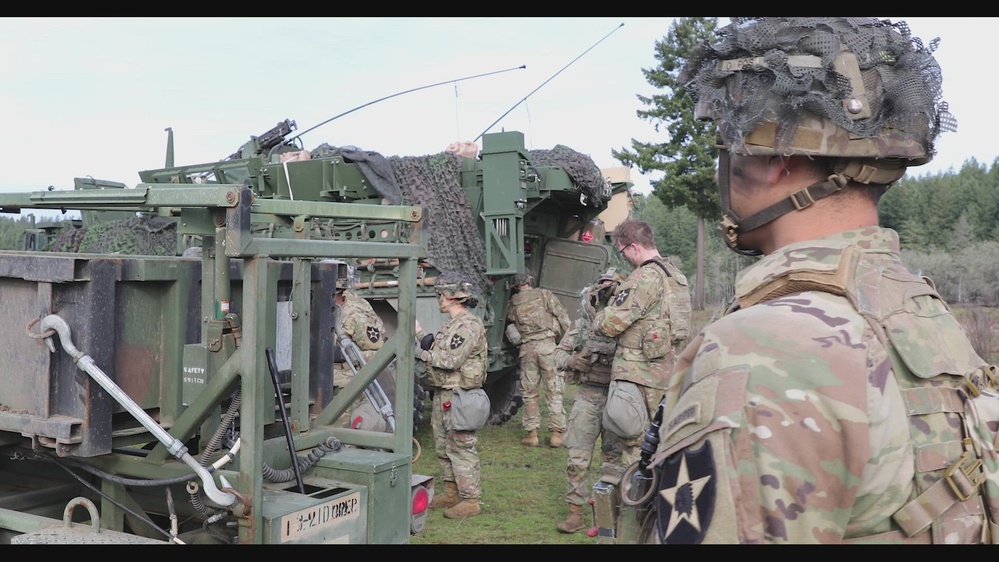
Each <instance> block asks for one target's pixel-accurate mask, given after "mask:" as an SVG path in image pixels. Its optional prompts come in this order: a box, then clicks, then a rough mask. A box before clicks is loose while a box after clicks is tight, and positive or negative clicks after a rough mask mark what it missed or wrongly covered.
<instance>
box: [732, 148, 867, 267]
mask: <svg viewBox="0 0 999 562" xmlns="http://www.w3.org/2000/svg"><path fill="white" fill-rule="evenodd" d="M729 161H730V156H729V152H728V150H726V149H725V148H724V147H719V149H718V202H719V206H720V208H721V213H722V220H721V223H720V224H719V225H718V233H719V234H720V235H721V237H722V240H724V241H725V244H726V245H728V247H729V248H730V249H731V250H732V251H733V252H735V253H737V254H741V255H743V256H761V255H763V252H761V251H760V250H757V249H753V248H744V247H742V246H740V245H739V234H740V233H746V232H752V231H753V230H756V229H757V228H759V227H761V226H763V225H765V224H767V223H769V222H771V221H773V220H775V219H777V218H778V217H781V216H784V215H786V214H787V213H790V212H791V211H801V210H802V209H806V208H808V207H810V206H811V205H812V203H815V202H816V201H818V200H819V199H822V198H824V197H829V196H830V195H832V194H833V193H836V192H838V191H840V190H842V189H843V188H844V187H846V185H847V183H849V181H850V180H849V177H848V176H847V175H846V174H844V173H843V171H842V170H840V171H837V173H834V174H830V175H829V176H828V177H827V178H826V179H824V180H822V181H817V182H815V183H813V184H812V185H809V186H808V187H805V188H803V189H800V190H798V191H795V192H794V193H792V194H791V195H790V196H788V197H787V198H785V199H781V200H780V201H778V202H776V203H774V204H773V205H770V206H769V207H767V208H765V209H763V210H761V211H758V212H756V213H754V214H752V215H750V216H748V217H746V218H744V219H743V218H740V217H739V215H738V214H736V212H735V211H733V210H732V207H731V204H730V202H729V195H730V184H729Z"/></svg>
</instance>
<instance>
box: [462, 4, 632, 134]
mask: <svg viewBox="0 0 999 562" xmlns="http://www.w3.org/2000/svg"><path fill="white" fill-rule="evenodd" d="M622 27H624V22H622V23H621V25H619V26H617V27H615V28H614V29H613V30H611V32H610V33H608V34H607V35H604V36H603V38H602V39H600V41H597V42H596V43H594V44H593V45H592V46H590V48H589V49H586V50H585V51H583V52H582V53H580V55H579V56H578V57H576V58H574V59H572V60H571V61H569V64H567V65H565V66H563V67H562V70H559V71H558V72H556V73H555V74H552V75H551V77H550V78H548V80H545V81H544V82H542V83H541V86H538V87H537V88H534V90H532V91H531V93H530V94H527V95H526V96H524V99H522V100H520V101H518V102H517V103H515V104H513V107H511V108H510V109H508V110H506V113H504V114H503V115H500V116H499V119H497V120H495V121H493V124H492V125H489V126H488V127H486V130H485V131H482V132H481V133H479V136H477V137H475V141H472V142H476V141H478V140H479V139H481V138H482V135H484V134H486V133H488V132H489V129H492V128H493V127H495V126H496V123H499V122H500V121H501V120H502V119H503V118H504V117H506V116H507V115H508V114H509V113H510V112H511V111H513V110H514V109H516V108H517V106H518V105H520V104H522V103H524V102H525V101H526V100H527V98H529V97H531V96H532V95H534V92H537V91H538V90H540V89H541V88H542V87H543V86H544V85H545V84H547V83H549V82H551V81H552V79H553V78H555V77H556V76H558V75H559V74H562V71H563V70H565V69H567V68H569V66H571V65H572V63H574V62H576V61H578V60H579V59H580V58H582V56H583V55H585V54H586V53H589V52H590V51H591V50H593V47H596V46H597V45H599V44H600V43H602V42H603V40H604V39H607V38H608V37H610V36H611V33H614V32H615V31H617V30H619V29H621V28H622Z"/></svg>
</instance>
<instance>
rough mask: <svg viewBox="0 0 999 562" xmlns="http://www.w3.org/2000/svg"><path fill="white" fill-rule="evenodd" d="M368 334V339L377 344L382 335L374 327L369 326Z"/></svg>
mask: <svg viewBox="0 0 999 562" xmlns="http://www.w3.org/2000/svg"><path fill="white" fill-rule="evenodd" d="M366 333H367V335H368V339H369V340H371V343H377V342H378V338H379V337H381V335H382V332H381V330H379V329H378V328H375V327H374V326H368V329H367V331H366Z"/></svg>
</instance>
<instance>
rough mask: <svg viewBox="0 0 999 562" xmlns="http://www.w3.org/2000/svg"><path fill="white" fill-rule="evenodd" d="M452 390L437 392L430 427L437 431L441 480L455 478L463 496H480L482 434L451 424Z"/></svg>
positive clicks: (475, 497)
mask: <svg viewBox="0 0 999 562" xmlns="http://www.w3.org/2000/svg"><path fill="white" fill-rule="evenodd" d="M452 396H454V392H453V391H451V390H438V391H436V392H434V400H433V411H432V412H431V414H430V427H431V429H433V433H434V453H436V454H437V461H438V462H439V463H440V465H441V480H444V481H445V482H452V481H453V482H454V483H455V484H456V485H457V486H458V494H459V495H460V496H461V497H462V499H476V500H477V499H479V498H480V497H481V496H482V484H481V480H482V470H481V466H480V464H479V452H478V450H476V448H475V445H476V444H478V442H479V438H478V437H477V436H476V435H475V432H474V431H454V430H452V429H450V427H451V412H450V410H445V409H444V404H445V403H446V404H448V407H449V408H450V402H451V398H452Z"/></svg>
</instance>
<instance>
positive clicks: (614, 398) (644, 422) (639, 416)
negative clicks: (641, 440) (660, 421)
mask: <svg viewBox="0 0 999 562" xmlns="http://www.w3.org/2000/svg"><path fill="white" fill-rule="evenodd" d="M603 424H604V427H606V428H607V429H609V430H611V431H613V432H614V433H615V434H616V435H618V436H620V437H621V438H623V439H635V438H637V437H640V436H642V435H644V434H645V430H646V428H648V427H649V412H648V411H646V409H645V397H644V396H642V389H640V388H638V385H637V384H635V383H633V382H630V381H626V380H616V381H611V383H610V387H609V388H608V390H607V406H606V407H604V416H603Z"/></svg>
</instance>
